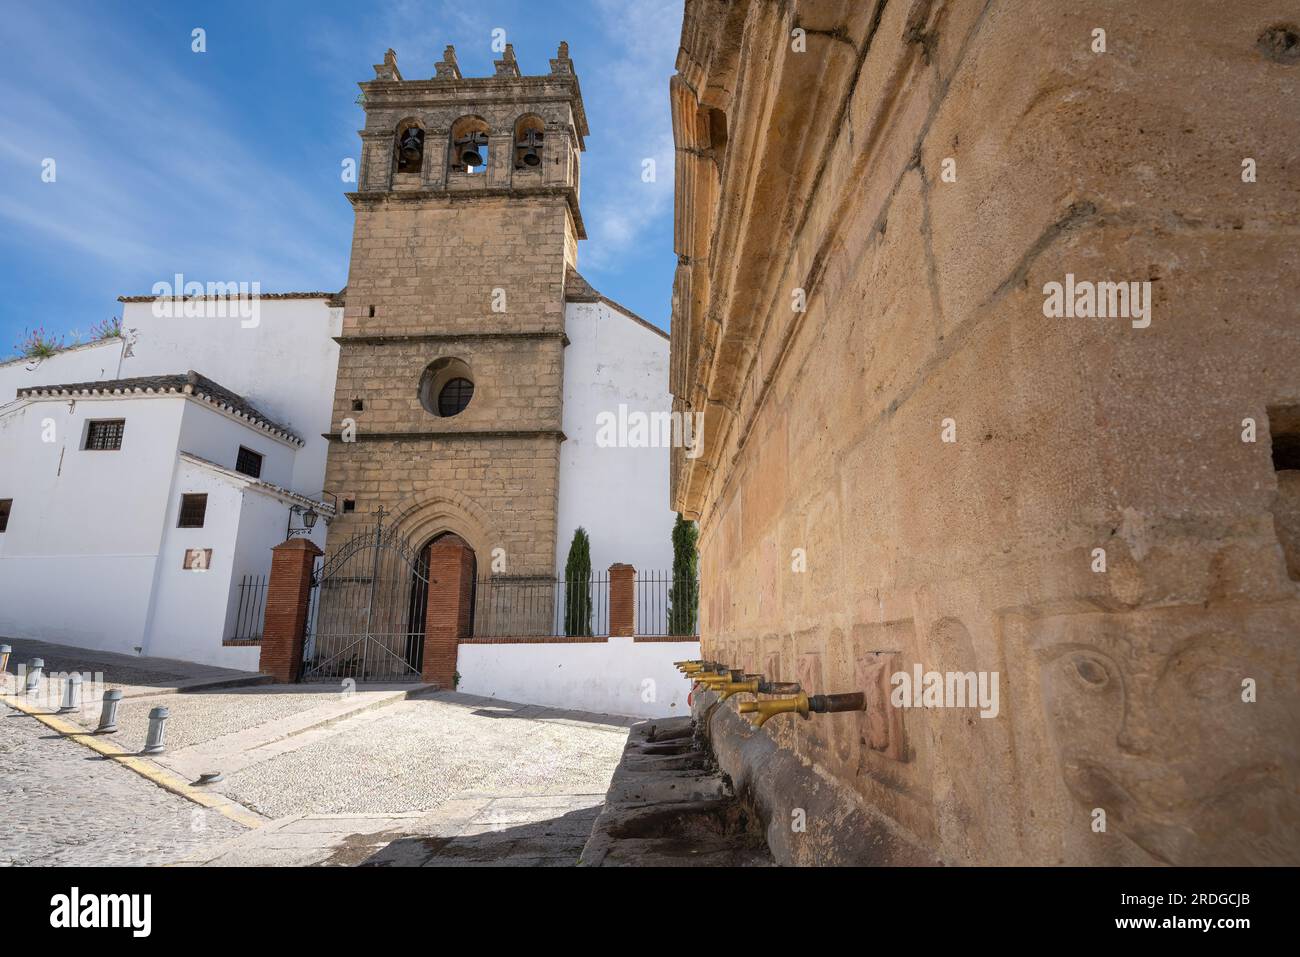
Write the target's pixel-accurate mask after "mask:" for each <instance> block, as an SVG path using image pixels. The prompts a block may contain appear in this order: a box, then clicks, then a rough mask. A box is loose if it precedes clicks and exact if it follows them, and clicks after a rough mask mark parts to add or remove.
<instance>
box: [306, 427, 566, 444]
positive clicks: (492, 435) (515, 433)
mask: <svg viewBox="0 0 1300 957" xmlns="http://www.w3.org/2000/svg"><path fill="white" fill-rule="evenodd" d="M321 437H322V438H325V439H328V440H329V441H331V442H341V441H342V438H343V434H342V433H341V432H322V433H321ZM546 438H552V439H555V440H557V441H559V442H563V441H565V440H566V439H567V438H568V436H567V435H565V434H564V430H563V429H461V430H457V431H446V432H405V431H402V432H370V431H366V430H365V429H358V430H357V434H356V435H355V436H354V440H355V441H357V442H411V441H417V442H427V441H429V440H434V441H437V440H440V439H546Z"/></svg>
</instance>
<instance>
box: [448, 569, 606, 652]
mask: <svg viewBox="0 0 1300 957" xmlns="http://www.w3.org/2000/svg"><path fill="white" fill-rule="evenodd" d="M473 634H474V637H476V638H503V637H529V636H559V635H564V636H573V637H587V636H591V637H597V636H600V635H608V634H609V576H608V575H607V574H604V573H598V574H595V575H592V576H591V578H584V579H580V580H576V581H566V580H565V579H560V578H481V579H479V580H478V581H477V582H475V583H474V630H473Z"/></svg>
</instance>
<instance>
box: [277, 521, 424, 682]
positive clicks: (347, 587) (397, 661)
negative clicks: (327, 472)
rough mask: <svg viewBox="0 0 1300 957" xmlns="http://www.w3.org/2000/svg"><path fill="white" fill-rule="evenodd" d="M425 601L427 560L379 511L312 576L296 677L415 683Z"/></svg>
mask: <svg viewBox="0 0 1300 957" xmlns="http://www.w3.org/2000/svg"><path fill="white" fill-rule="evenodd" d="M428 603H429V567H428V562H427V560H426V559H425V558H424V557H423V556H421V555H420V554H419V553H417V552H416V551H415V550H414V549H412V548H411V546H410V545H409V544H408V543H407V541H406V540H405V539H404V538H402V537H401V536H400V535H398V534H397V530H396V529H395V528H387V529H386V528H384V510H383V509H382V508H380V509H379V511H378V513H377V515H376V519H375V527H374V528H373V529H366V530H364V531H361V532H358V533H357V534H356V535H354V536H353V537H352V539H351V540H349V541H348V542H346V543H345V544H344V545H343V546H342V547H341V548H339V549H338V550H337V551H336V552H334V554H333V555H331V556H329V558H327V559H326V560H324V561H322V562H321V564H320V565H319V566H318V567H317V569H316V570H315V573H314V574H313V575H312V582H311V600H310V604H309V606H308V609H307V635H306V642H305V644H304V646H303V667H302V680H303V681H341V680H343V679H346V678H352V679H354V680H356V681H417V680H419V678H420V670H421V668H422V666H423V664H424V662H423V658H424V630H425V614H426V612H427V609H428Z"/></svg>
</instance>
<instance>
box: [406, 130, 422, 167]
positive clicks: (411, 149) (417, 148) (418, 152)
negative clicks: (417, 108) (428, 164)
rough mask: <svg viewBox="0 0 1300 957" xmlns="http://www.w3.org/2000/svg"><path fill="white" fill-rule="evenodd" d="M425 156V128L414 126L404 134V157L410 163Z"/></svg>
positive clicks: (416, 161)
mask: <svg viewBox="0 0 1300 957" xmlns="http://www.w3.org/2000/svg"><path fill="white" fill-rule="evenodd" d="M423 156H424V130H422V129H420V128H419V127H418V126H413V127H411V128H410V129H409V130H407V131H406V132H405V133H403V134H402V159H403V160H404V161H405V162H406V163H408V164H413V163H418V162H419V161H420V159H421V158H422V157H423Z"/></svg>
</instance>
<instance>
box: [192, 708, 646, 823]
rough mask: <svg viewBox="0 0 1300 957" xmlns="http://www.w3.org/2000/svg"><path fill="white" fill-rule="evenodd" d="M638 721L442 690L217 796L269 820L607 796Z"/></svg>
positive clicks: (273, 764) (265, 768) (358, 723)
mask: <svg viewBox="0 0 1300 957" xmlns="http://www.w3.org/2000/svg"><path fill="white" fill-rule="evenodd" d="M635 723H636V719H635V718H616V717H608V716H598V715H590V714H583V713H581V712H571V711H557V710H554V709H545V708H540V707H532V706H525V705H517V704H510V703H508V702H502V701H498V700H495V699H488V698H476V697H472V696H470V695H462V694H455V693H452V692H439V693H437V694H433V695H429V696H427V697H421V698H413V699H411V700H409V701H403V702H401V703H399V704H394V705H390V706H389V707H386V708H383V709H382V710H379V711H375V712H371V713H368V714H364V715H359V716H357V717H356V718H351V719H348V720H346V721H341V722H339V723H338V724H337V725H335V726H334V727H333V728H331V729H330V731H331V733H330V734H329V735H328V736H326V737H323V738H321V739H319V740H317V741H314V742H312V743H310V744H306V745H304V746H303V747H300V748H297V749H296V750H293V751H288V752H285V753H283V754H280V755H277V756H275V757H273V758H271V759H270V760H267V761H264V762H261V763H258V764H254V765H252V766H249V767H246V768H244V769H242V770H239V771H236V772H235V773H234V774H231V775H229V777H228V778H227V780H226V781H225V782H223V783H222V784H219V785H216V789H217V790H219V791H220V792H221V793H222V794H225V795H226V796H227V797H229V798H231V799H232V800H235V801H238V802H239V803H240V804H242V805H244V806H245V807H249V808H252V809H253V810H255V811H258V812H259V813H261V814H265V815H266V816H267V817H272V818H279V817H285V816H289V815H294V814H375V815H382V814H394V813H404V812H410V811H428V810H430V809H432V808H435V807H437V806H438V805H440V804H441V803H443V802H444V801H447V800H449V799H450V798H453V797H456V796H458V795H460V794H462V793H469V792H472V793H479V794H492V795H532V796H546V795H572V794H604V793H605V790H606V789H607V788H608V787H609V780H610V777H611V776H612V775H613V773H614V768H615V767H617V765H618V762H619V758H620V757H621V756H622V753H623V745H624V743H625V742H626V740H627V732H628V728H629V727H630V726H631V725H632V724H635Z"/></svg>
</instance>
